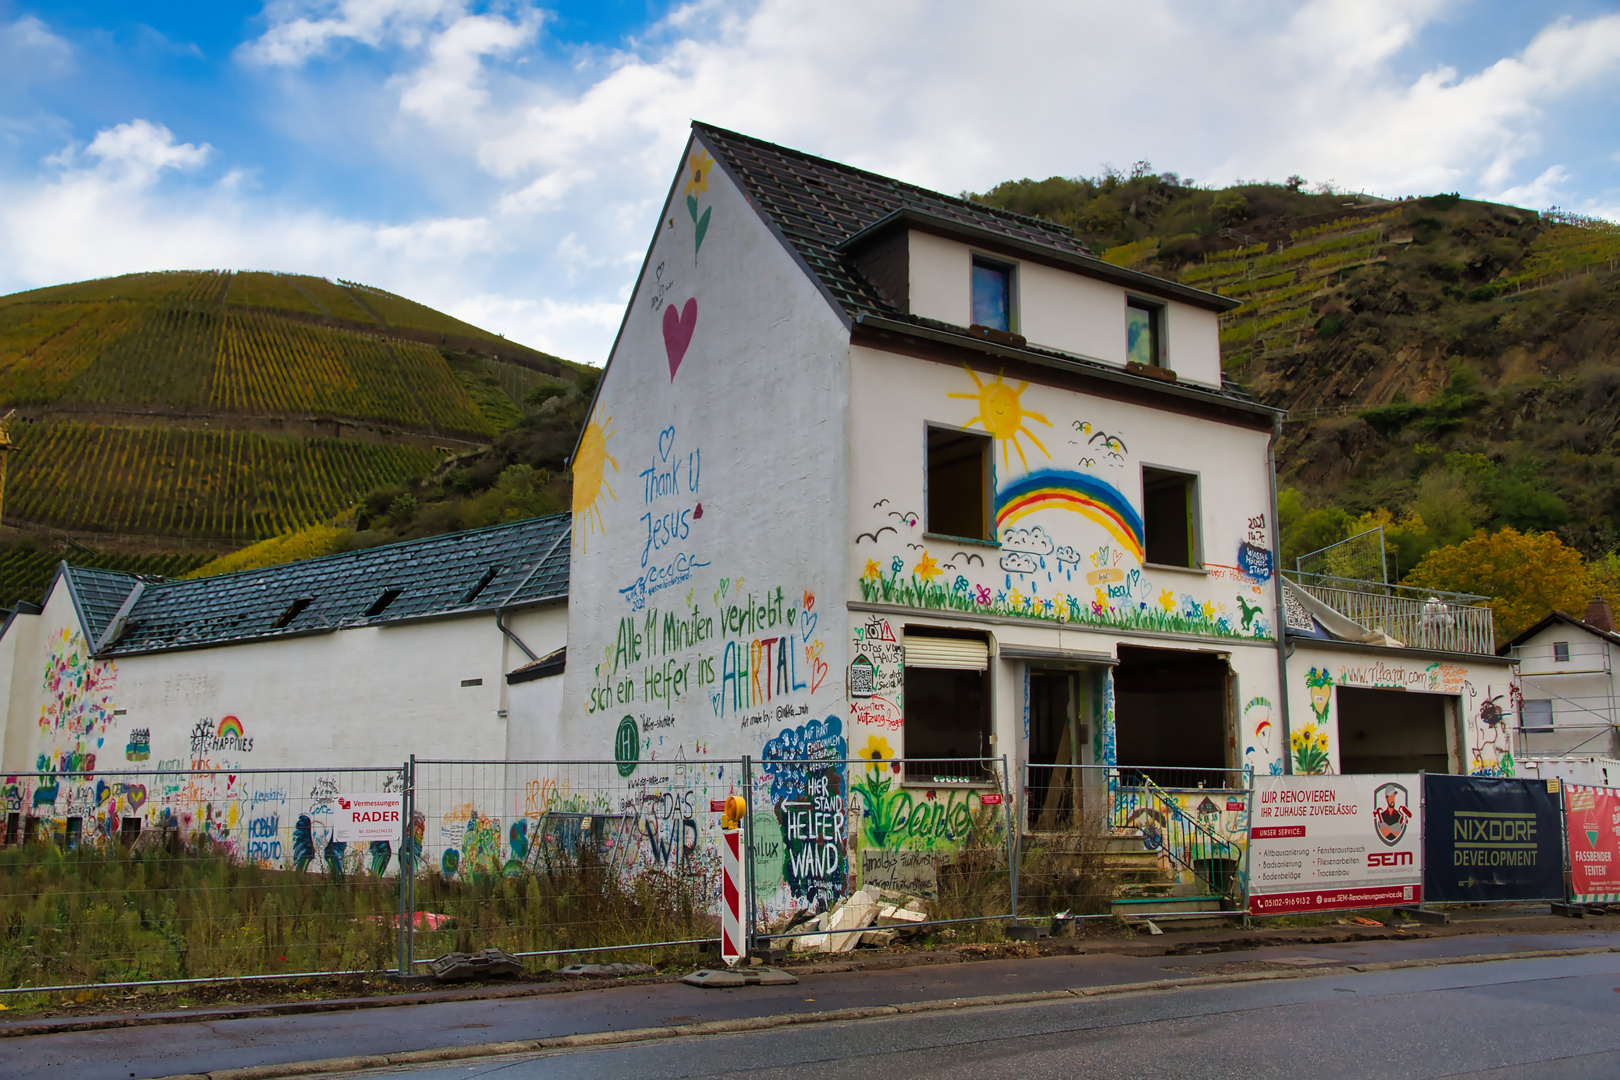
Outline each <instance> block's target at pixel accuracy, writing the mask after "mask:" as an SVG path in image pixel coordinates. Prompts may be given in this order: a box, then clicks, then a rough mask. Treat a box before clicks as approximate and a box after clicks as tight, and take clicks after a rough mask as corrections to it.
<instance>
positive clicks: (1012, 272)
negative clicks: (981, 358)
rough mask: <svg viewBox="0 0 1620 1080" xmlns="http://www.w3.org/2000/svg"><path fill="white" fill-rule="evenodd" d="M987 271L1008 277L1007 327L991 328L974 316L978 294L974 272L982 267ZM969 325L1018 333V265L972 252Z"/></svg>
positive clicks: (970, 253)
mask: <svg viewBox="0 0 1620 1080" xmlns="http://www.w3.org/2000/svg"><path fill="white" fill-rule="evenodd" d="M981 265H982V266H984V267H985V269H987V270H998V271H1000V272H1001V273H1003V274H1005V275H1007V325H1006V326H1004V327H1002V326H990V324H989V323H980V322H979V321H978V320H976V319H975V318H974V317H973V315H974V312H973V301H974V297H975V293H976V291H977V290H976V282H975V281H974V276H973V271H974V270H977V269H978V268H979V267H980V266H981ZM968 324H969V325H971V326H989V327H990V329H992V330H1003V331H1005V332H1006V333H1009V334H1016V333H1018V324H1019V319H1018V264H1017V263H1016V262H1009V261H1008V260H1006V259H1003V258H999V257H997V256H995V255H988V254H986V253H984V252H982V251H971V250H970V252H969V255H968Z"/></svg>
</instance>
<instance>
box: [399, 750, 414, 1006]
mask: <svg viewBox="0 0 1620 1080" xmlns="http://www.w3.org/2000/svg"><path fill="white" fill-rule="evenodd" d="M399 778H400V788H401V792H400V815H399V818H400V822H399V927H398V929H397V930H396V931H395V936H396V939H397V943H398V947H399V977H400V978H402V979H405V978H409V977H410V974H411V958H410V955H409V954H410V945H408V944H407V943H406V935H408V934H409V933H410V929H409V927H410V925H411V911H410V899H409V891H410V882H409V878H410V865H411V795H410V787H411V763H410V762H409V761H407V762H405V763H404V764H402V765H401V766H400V769H399Z"/></svg>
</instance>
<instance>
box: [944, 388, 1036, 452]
mask: <svg viewBox="0 0 1620 1080" xmlns="http://www.w3.org/2000/svg"><path fill="white" fill-rule="evenodd" d="M962 367H963V370H965V371H966V372H967V373H968V378H970V379H972V380H973V385H974V387H975V388H976V389H975V390H974V392H973V393H971V394H966V393H963V394H947V395H946V397H953V398H964V399H966V400H968V401H977V402H978V403H979V415H977V416H975V417H974V418H973V419H971V420H969V421H968V423H967V426H968V427H972V426H973V425H974V424H979V425H982V426H983V428H984V430H986V431H988V432H989V433H990V435H991V437H992V438H994V439H995V440H996V441H997V442H999V443H1000V444H1001V462H1002V464H1003V465H1006V466H1007V467H1009V468H1011V467H1012V461H1011V459H1010V458H1009V456H1008V454H1007V444H1008V443H1011V444H1012V448H1013V449H1014V450H1016V451H1018V460H1019V461H1021V462H1023V465H1024V468H1025V469H1026V470H1027V469H1028V468H1029V461H1028V459H1026V458H1025V457H1024V447H1023V444H1022V443H1020V442H1019V441H1018V437H1019V436H1020V435H1022V436H1023V437H1025V438H1027V439H1028V440H1029V441H1030V442H1032V443H1034V444H1035V448H1036V449H1037V450H1039V451H1040V452H1041V453H1043V454H1046V456H1047V457H1048V458H1050V457H1051V456H1052V455H1051V454H1050V453H1047V450H1046V447H1045V446H1042V445H1041V440H1039V439H1037V438H1036V437H1035V433H1034V432H1033V431H1031V430H1030V429H1029V427H1028V426H1027V425H1026V424H1025V423H1024V421H1025V420H1038V421H1040V422H1041V423H1043V424H1045V425H1046V426H1047V427H1051V426H1052V421H1050V420H1048V419H1047V418H1046V417H1044V416H1042V415H1041V414H1040V413H1038V412H1031V411H1030V410H1028V409H1026V408H1024V403H1023V393H1024V391H1025V390H1026V389H1028V388H1029V383H1027V382H1021V383H1019V384H1018V385H1017V386H1016V387H1013V386H1010V385H1008V384H1007V383H1004V382H1002V381H1001V376H1000V374H997V375H996V377H995V381H993V382H985V381H984V380H983V379H980V378H979V373H978V372H976V371H974V370H973V369H972V368H970V367H968V366H967V365H966V364H964V365H962Z"/></svg>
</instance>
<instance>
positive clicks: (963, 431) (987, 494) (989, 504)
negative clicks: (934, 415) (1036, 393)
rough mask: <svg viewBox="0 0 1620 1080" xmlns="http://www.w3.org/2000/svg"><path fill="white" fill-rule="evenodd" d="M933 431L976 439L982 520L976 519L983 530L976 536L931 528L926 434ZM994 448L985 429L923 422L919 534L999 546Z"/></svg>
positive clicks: (929, 421)
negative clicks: (996, 520) (979, 454)
mask: <svg viewBox="0 0 1620 1080" xmlns="http://www.w3.org/2000/svg"><path fill="white" fill-rule="evenodd" d="M935 431H948V432H952V433H953V434H956V435H963V436H967V437H969V438H972V439H976V440H978V441H979V443H980V446H979V449H980V452H981V457H980V462H981V466H982V467H981V469H980V472H979V482H980V487H981V490H980V500H981V502H980V505H981V507H982V509H983V514H982V517H983V519H984V520H983V521H982V522H980V525H981V527H982V530H983V532H982V535H980V536H962V535H960V534H958V533H954V532H944V531H942V530H939V529H936V528H934V521H933V499H932V482H933V465H932V462H931V461H930V457H931V454H932V449H931V448H930V447H929V445H928V443H929V436H930V435H931V434H932V433H933V432H935ZM994 450H995V439H993V438H992V437H991V436H990V435H989V434H988V433H987V432H983V431H975V430H973V429H971V428H965V427H962V426H960V425H958V424H940V423H935V422H934V421H932V420H924V421H923V535H925V536H937V537H940V538H941V539H946V540H953V541H955V540H960V541H961V542H963V543H965V544H988V545H991V546H995V547H999V546H1000V544H999V542H998V540H997V537H996V522H995V490H996V459H995V454H994Z"/></svg>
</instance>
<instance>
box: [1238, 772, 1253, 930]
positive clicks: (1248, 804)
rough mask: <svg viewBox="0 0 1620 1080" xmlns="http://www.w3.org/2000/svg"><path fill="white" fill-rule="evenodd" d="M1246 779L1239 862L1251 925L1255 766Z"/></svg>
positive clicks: (1246, 917) (1246, 921) (1245, 922)
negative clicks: (1244, 810) (1241, 850)
mask: <svg viewBox="0 0 1620 1080" xmlns="http://www.w3.org/2000/svg"><path fill="white" fill-rule="evenodd" d="M1243 772H1244V781H1245V783H1246V784H1247V786H1248V789H1249V790H1248V791H1247V792H1246V793H1245V794H1244V796H1243V805H1244V807H1245V808H1247V810H1248V813H1247V814H1246V815H1245V816H1244V819H1243V860H1242V862H1240V863H1239V864H1238V869H1239V871H1240V872H1241V873H1242V874H1243V924H1242V925H1243V927H1244V929H1248V926H1249V871H1250V870H1251V869H1253V866H1254V864H1253V862H1252V860H1251V859H1250V857H1249V849H1250V848H1251V847H1252V846H1253V844H1254V766H1253V765H1249V766H1247V767H1246V768H1244V770H1243Z"/></svg>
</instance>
